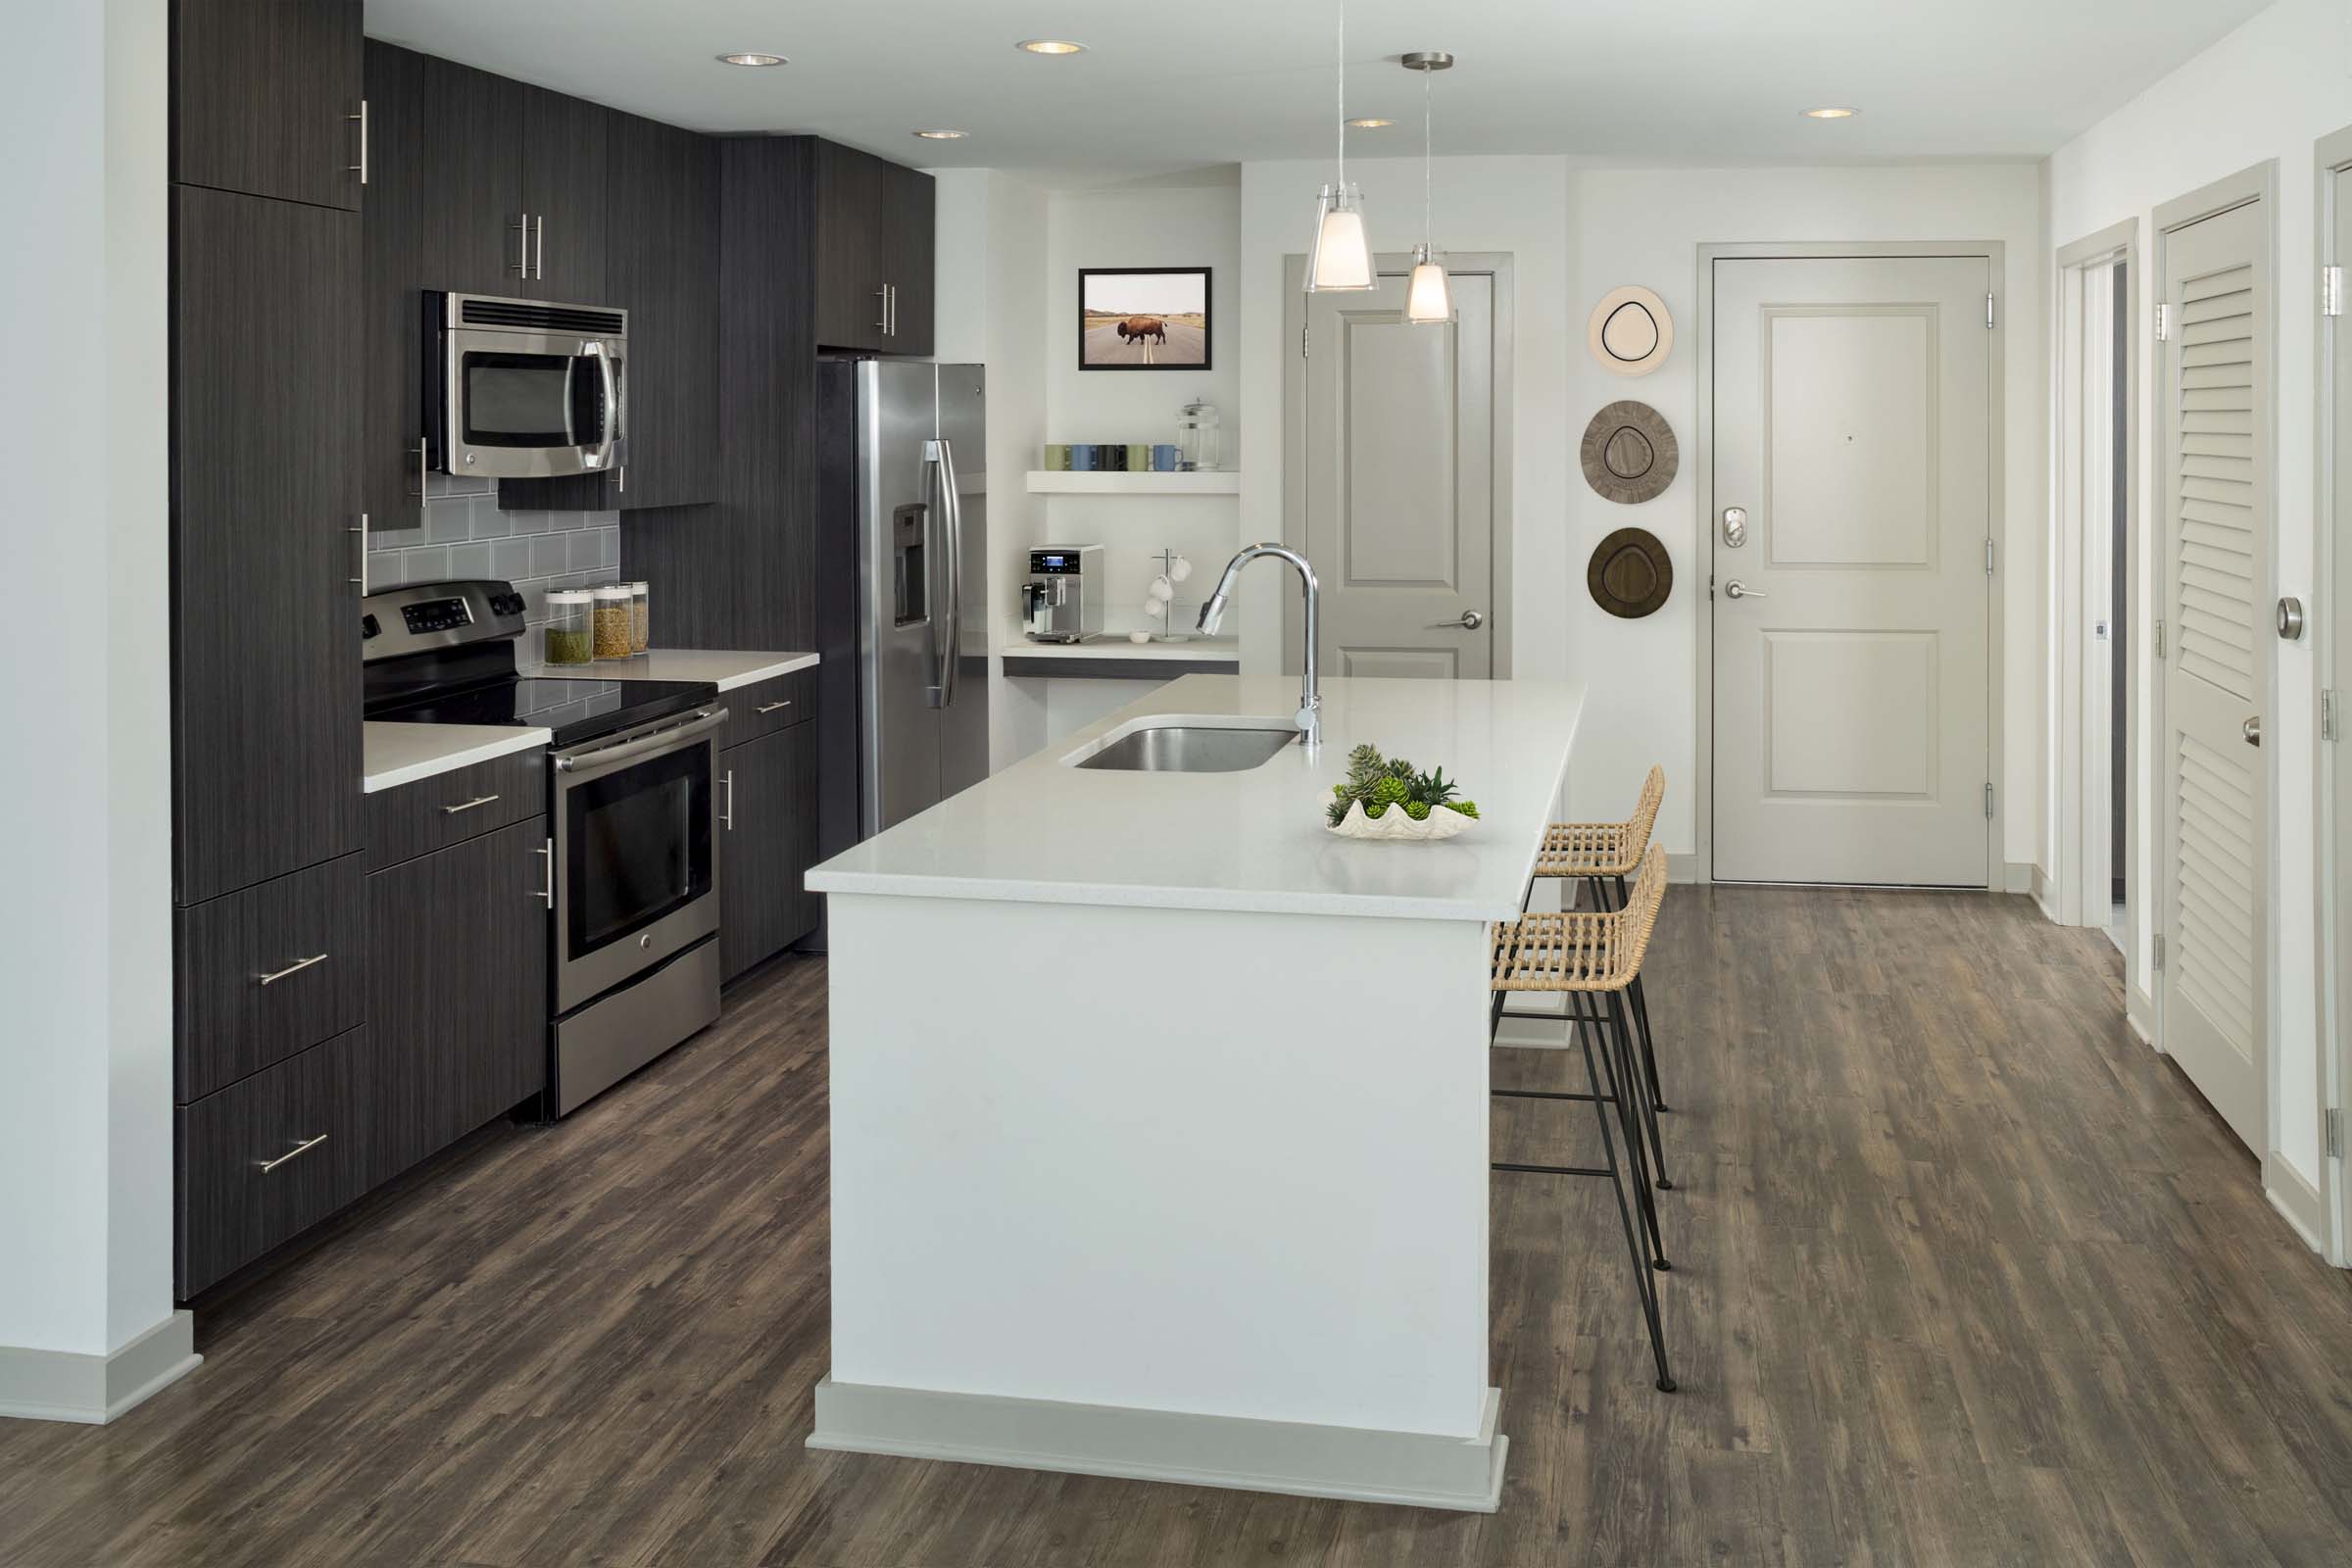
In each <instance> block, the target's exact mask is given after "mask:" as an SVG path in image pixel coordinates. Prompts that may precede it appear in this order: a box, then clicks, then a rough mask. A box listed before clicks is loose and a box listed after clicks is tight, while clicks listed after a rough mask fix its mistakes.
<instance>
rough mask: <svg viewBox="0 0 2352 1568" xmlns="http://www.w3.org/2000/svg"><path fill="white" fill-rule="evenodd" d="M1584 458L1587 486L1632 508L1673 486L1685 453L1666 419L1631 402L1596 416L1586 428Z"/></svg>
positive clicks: (1619, 403) (1647, 406)
mask: <svg viewBox="0 0 2352 1568" xmlns="http://www.w3.org/2000/svg"><path fill="white" fill-rule="evenodd" d="M1583 458H1584V465H1585V482H1586V483H1587V484H1589V485H1591V486H1592V487H1593V490H1594V491H1595V492H1597V493H1598V494H1600V495H1603V496H1606V497H1608V499H1610V500H1611V501H1621V502H1624V503H1625V504H1626V505H1628V506H1631V505H1633V504H1634V503H1636V502H1640V501H1647V500H1649V499H1650V498H1651V497H1652V496H1657V495H1662V494H1664V493H1665V490H1666V487H1667V486H1668V485H1670V484H1672V483H1674V473H1675V469H1676V468H1677V467H1678V466H1681V464H1682V449H1681V447H1680V446H1678V445H1677V444H1676V442H1675V439H1674V427H1673V426H1672V425H1670V424H1668V423H1667V422H1666V417H1665V416H1664V415H1662V414H1660V413H1659V412H1658V411H1657V410H1655V409H1653V408H1651V407H1650V406H1649V405H1648V404H1646V403H1636V402H1634V401H1633V400H1631V399H1630V398H1629V399H1626V400H1623V401H1621V402H1617V403H1612V404H1610V405H1609V406H1608V407H1607V408H1605V409H1603V410H1601V411H1600V412H1599V413H1598V414H1595V415H1594V416H1593V422H1592V423H1591V424H1588V425H1586V426H1585V446H1584V452H1583Z"/></svg>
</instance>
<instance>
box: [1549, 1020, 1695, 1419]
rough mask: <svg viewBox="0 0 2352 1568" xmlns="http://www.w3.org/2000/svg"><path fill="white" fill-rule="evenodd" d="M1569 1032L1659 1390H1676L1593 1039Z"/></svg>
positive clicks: (1653, 1282) (1654, 1283) (1654, 1288)
mask: <svg viewBox="0 0 2352 1568" xmlns="http://www.w3.org/2000/svg"><path fill="white" fill-rule="evenodd" d="M1570 1032H1571V1033H1572V1034H1574V1035H1575V1036H1576V1038H1577V1041H1578V1043H1579V1044H1580V1045H1582V1046H1583V1047H1584V1048H1585V1081H1586V1082H1587V1083H1589V1084H1591V1085H1592V1086H1593V1118H1594V1119H1595V1120H1597V1121H1598V1122H1599V1123H1600V1147H1601V1149H1602V1150H1603V1151H1604V1152H1606V1153H1607V1154H1608V1157H1609V1185H1610V1187H1612V1188H1613V1189H1615V1191H1616V1194H1617V1219H1618V1223H1619V1224H1621V1225H1622V1226H1623V1227H1624V1228H1625V1253H1626V1257H1627V1259H1628V1260H1629V1261H1631V1262H1632V1264H1633V1266H1634V1295H1635V1296H1636V1297H1638V1298H1640V1299H1641V1302H1642V1316H1643V1317H1644V1318H1646V1319H1647V1320H1648V1323H1649V1349H1650V1353H1651V1354H1652V1355H1653V1356H1655V1357H1656V1358H1657V1363H1658V1389H1659V1391H1660V1392H1661V1393H1665V1394H1672V1393H1673V1392H1674V1390H1675V1382H1674V1374H1673V1373H1671V1372H1669V1371H1668V1370H1667V1368H1666V1331H1665V1329H1664V1327H1663V1326H1662V1325H1661V1323H1660V1322H1659V1318H1658V1287H1657V1281H1656V1280H1654V1279H1652V1278H1651V1277H1650V1272H1649V1270H1648V1269H1647V1268H1644V1267H1643V1266H1642V1265H1643V1264H1644V1263H1646V1262H1647V1261H1648V1258H1647V1257H1646V1256H1644V1255H1643V1251H1642V1241H1641V1238H1640V1237H1638V1236H1637V1235H1636V1234H1635V1233H1634V1211H1633V1208H1632V1207H1631V1205H1629V1204H1628V1203H1627V1202H1626V1201H1625V1178H1624V1176H1623V1175H1622V1174H1621V1173H1620V1171H1619V1170H1618V1166H1617V1141H1616V1140H1615V1139H1614V1138H1612V1137H1611V1136H1610V1134H1609V1113H1608V1111H1607V1110H1606V1109H1605V1108H1604V1107H1603V1106H1602V1104H1601V1103H1600V1102H1601V1098H1602V1094H1603V1091H1602V1089H1601V1087H1600V1074H1599V1072H1598V1071H1597V1070H1596V1069H1595V1068H1594V1067H1593V1038H1592V1036H1590V1035H1588V1034H1586V1033H1585V1032H1584V1031H1583V1030H1582V1029H1571V1031H1570Z"/></svg>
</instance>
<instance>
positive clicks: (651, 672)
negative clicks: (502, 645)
mask: <svg viewBox="0 0 2352 1568" xmlns="http://www.w3.org/2000/svg"><path fill="white" fill-rule="evenodd" d="M815 662H816V655H814V654H807V653H799V654H777V653H751V652H741V653H739V652H735V651H732V650H728V649H712V648H657V649H655V650H653V651H652V652H651V653H645V654H636V655H632V656H631V657H629V658H627V659H600V660H598V661H597V662H595V663H593V664H552V665H551V664H532V665H530V666H529V667H527V668H525V669H523V670H522V671H521V673H523V674H524V675H530V676H545V677H547V678H549V679H551V680H708V681H715V682H717V683H718V689H719V690H720V691H722V692H731V691H733V690H734V689H735V688H736V687H738V686H749V685H751V684H753V683H754V682H756V681H763V680H773V679H775V678H776V677H777V676H778V675H789V674H791V673H792V672H793V671H794V670H796V669H807V668H809V666H810V665H812V664H814V663H815Z"/></svg>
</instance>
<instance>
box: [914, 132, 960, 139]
mask: <svg viewBox="0 0 2352 1568" xmlns="http://www.w3.org/2000/svg"><path fill="white" fill-rule="evenodd" d="M915 134H916V135H917V136H920V137H922V138H923V140H925V141H961V140H963V138H964V137H966V136H968V135H970V134H971V132H970V131H968V130H918V131H916V132H915Z"/></svg>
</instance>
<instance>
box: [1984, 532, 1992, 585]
mask: <svg viewBox="0 0 2352 1568" xmlns="http://www.w3.org/2000/svg"><path fill="white" fill-rule="evenodd" d="M1991 575H1992V541H1991V540H1989V539H1987V540H1985V576H1987V577H1989V576H1991Z"/></svg>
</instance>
